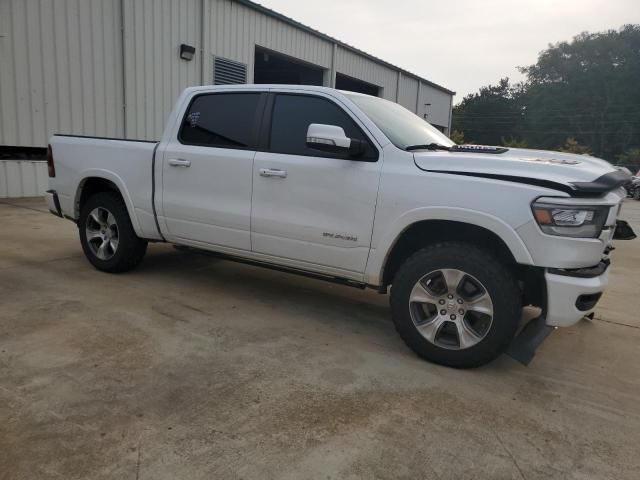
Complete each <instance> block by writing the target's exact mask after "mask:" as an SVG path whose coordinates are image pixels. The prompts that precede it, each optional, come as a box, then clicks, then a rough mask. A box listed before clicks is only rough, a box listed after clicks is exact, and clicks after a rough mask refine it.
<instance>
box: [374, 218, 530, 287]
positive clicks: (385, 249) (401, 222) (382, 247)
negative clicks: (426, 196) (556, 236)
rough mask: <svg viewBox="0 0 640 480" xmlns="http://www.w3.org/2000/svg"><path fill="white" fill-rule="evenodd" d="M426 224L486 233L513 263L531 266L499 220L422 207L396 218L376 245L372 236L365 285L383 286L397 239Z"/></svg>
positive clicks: (512, 233)
mask: <svg viewBox="0 0 640 480" xmlns="http://www.w3.org/2000/svg"><path fill="white" fill-rule="evenodd" d="M428 220H442V221H452V222H460V223H467V224H470V225H474V226H477V227H481V228H484V229H486V230H489V231H490V232H492V233H494V234H495V235H497V236H498V237H499V238H501V239H502V241H503V242H504V243H505V245H506V246H507V248H508V249H509V250H510V251H511V254H512V255H513V258H514V259H515V260H516V262H518V263H521V264H524V265H532V264H533V259H532V257H531V254H530V253H529V250H528V249H527V247H526V245H525V244H524V242H523V241H522V239H521V238H520V236H519V235H518V234H517V233H516V230H515V229H514V228H513V227H511V226H510V225H509V224H507V223H506V222H504V221H503V220H501V219H500V218H498V217H495V216H493V215H490V214H488V213H486V212H481V211H478V210H471V209H466V208H459V207H421V208H416V209H414V210H410V211H408V212H406V213H405V214H403V215H401V216H400V217H399V218H397V219H396V220H395V221H394V222H393V223H392V224H391V225H389V227H388V228H387V229H386V231H385V232H384V233H382V235H380V236H378V238H379V240H378V241H375V236H374V242H372V246H371V253H370V254H369V259H368V261H367V268H366V273H365V276H366V277H365V278H366V281H367V283H368V284H370V285H381V284H382V279H383V271H384V267H385V264H386V261H387V258H388V256H389V254H390V253H391V251H392V249H393V247H394V245H395V244H396V242H397V241H398V239H399V238H400V237H401V236H402V234H403V233H404V232H405V231H406V230H407V229H408V228H409V227H410V226H411V225H414V224H416V223H418V222H423V221H428Z"/></svg>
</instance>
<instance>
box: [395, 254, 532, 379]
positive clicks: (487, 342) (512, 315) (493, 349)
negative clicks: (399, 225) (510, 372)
mask: <svg viewBox="0 0 640 480" xmlns="http://www.w3.org/2000/svg"><path fill="white" fill-rule="evenodd" d="M441 269H457V270H460V271H462V272H465V273H467V274H468V275H471V276H472V277H475V279H477V280H478V281H479V282H480V283H481V284H482V286H483V287H484V289H485V290H486V293H488V295H489V297H490V299H491V303H492V306H493V318H492V321H491V323H490V326H489V327H486V330H485V332H486V333H484V337H483V338H482V339H481V340H480V341H479V343H477V344H475V345H473V346H470V347H468V348H459V345H460V343H461V342H460V341H458V348H457V349H455V348H453V349H452V348H443V347H442V346H439V345H437V344H436V343H432V342H431V341H429V340H427V339H426V338H425V337H424V336H423V335H422V334H421V333H420V332H419V330H418V328H417V327H416V325H415V324H414V321H413V319H412V316H411V314H412V311H411V308H414V307H411V306H410V301H409V298H410V295H411V292H412V290H413V288H414V286H415V285H416V284H417V282H418V281H419V280H420V279H422V278H423V277H424V276H425V275H428V274H430V273H431V272H434V271H438V270H441ZM463 278H466V277H463ZM390 302H391V312H392V316H393V322H394V324H395V327H396V330H397V331H398V333H399V334H400V337H402V339H403V340H404V342H405V343H406V344H407V345H408V346H409V347H410V348H411V349H412V350H413V351H414V352H415V353H416V354H418V355H419V356H420V357H422V358H424V359H426V360H429V361H431V362H434V363H439V364H441V365H447V366H450V367H455V368H472V367H478V366H481V365H484V364H486V363H488V362H490V361H492V360H493V359H495V358H496V357H498V356H499V355H500V354H501V353H502V352H504V351H505V349H506V348H507V347H508V345H509V343H510V342H511V340H512V339H513V337H514V335H515V333H516V331H517V328H518V325H519V321H520V317H521V314H522V305H521V292H520V289H519V287H518V283H517V280H516V278H515V276H514V274H513V272H512V271H511V269H509V268H508V267H507V266H506V265H505V264H503V263H502V262H501V261H500V260H499V259H498V258H497V257H496V256H495V255H492V254H491V253H488V252H487V251H485V250H482V249H480V248H478V247H475V246H473V245H470V244H466V243H462V242H447V243H439V244H434V245H431V246H428V247H426V248H424V249H422V250H420V251H418V252H416V253H415V254H413V255H412V256H411V257H409V258H408V259H407V260H406V261H405V262H404V263H403V264H402V266H401V267H400V268H399V269H398V271H397V273H396V275H395V278H394V280H393V284H392V286H391V298H390ZM414 305H415V304H414ZM436 309H440V306H437V307H436ZM436 315H437V313H436ZM465 315H468V313H466V314H465ZM414 316H415V313H414ZM466 318H467V317H465V319H466ZM437 335H438V334H436V335H435V336H434V338H435V339H436V340H437ZM457 336H458V338H460V335H459V334H457Z"/></svg>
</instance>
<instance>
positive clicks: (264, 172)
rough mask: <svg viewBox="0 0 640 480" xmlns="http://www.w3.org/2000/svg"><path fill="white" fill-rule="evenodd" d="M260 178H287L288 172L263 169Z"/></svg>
mask: <svg viewBox="0 0 640 480" xmlns="http://www.w3.org/2000/svg"><path fill="white" fill-rule="evenodd" d="M260 176H261V177H280V178H287V172H286V171H285V170H274V169H273V168H261V169H260Z"/></svg>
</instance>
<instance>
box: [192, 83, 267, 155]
mask: <svg viewBox="0 0 640 480" xmlns="http://www.w3.org/2000/svg"><path fill="white" fill-rule="evenodd" d="M259 100H260V93H213V94H207V95H200V96H197V97H196V98H195V99H194V100H193V101H192V102H191V105H190V106H189V110H188V111H187V114H186V115H185V117H184V120H183V123H182V127H181V128H180V135H179V139H180V141H181V142H182V143H186V144H190V145H203V146H208V147H224V148H249V147H251V146H252V145H253V125H254V120H255V116H256V112H257V109H258V102H259Z"/></svg>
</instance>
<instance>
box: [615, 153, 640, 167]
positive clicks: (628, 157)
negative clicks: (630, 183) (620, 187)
mask: <svg viewBox="0 0 640 480" xmlns="http://www.w3.org/2000/svg"><path fill="white" fill-rule="evenodd" d="M618 165H625V166H627V167H629V168H630V169H631V170H632V171H633V172H634V173H635V171H636V170H639V169H640V148H630V149H629V150H627V151H625V152H623V153H621V154H620V155H618Z"/></svg>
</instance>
